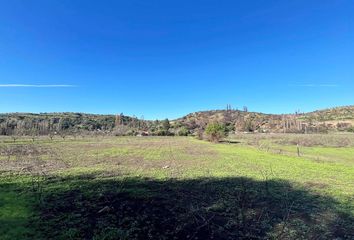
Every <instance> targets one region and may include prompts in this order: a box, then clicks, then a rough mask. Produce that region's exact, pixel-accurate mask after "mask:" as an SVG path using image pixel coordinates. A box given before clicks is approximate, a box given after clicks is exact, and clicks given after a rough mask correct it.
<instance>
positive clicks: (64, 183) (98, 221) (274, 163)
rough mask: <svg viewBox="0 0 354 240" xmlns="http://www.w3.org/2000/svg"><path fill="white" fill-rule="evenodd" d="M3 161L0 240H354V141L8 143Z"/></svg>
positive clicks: (247, 138) (2, 146) (252, 138)
mask: <svg viewBox="0 0 354 240" xmlns="http://www.w3.org/2000/svg"><path fill="white" fill-rule="evenodd" d="M298 149H299V150H298ZM0 154H1V155H0V174H1V179H0V239H354V134H352V135H350V134H349V135H290V134H288V135H285V134H283V135H282V134H280V135H262V134H259V135H257V134H244V135H234V136H230V137H229V139H228V140H227V141H225V142H224V143H219V144H214V143H209V142H205V141H200V140H196V139H194V138H191V137H99V136H98V137H85V138H78V139H73V138H72V139H66V140H65V141H64V140H62V139H55V140H54V141H50V140H49V139H46V138H41V139H38V140H36V141H34V142H31V140H30V139H19V140H17V141H16V142H13V141H12V140H11V139H10V138H8V139H7V138H3V139H1V140H0Z"/></svg>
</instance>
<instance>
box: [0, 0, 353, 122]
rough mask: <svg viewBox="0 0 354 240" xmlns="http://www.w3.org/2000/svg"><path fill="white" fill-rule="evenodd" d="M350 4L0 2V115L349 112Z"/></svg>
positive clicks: (335, 0) (344, 0) (345, 0)
mask: <svg viewBox="0 0 354 240" xmlns="http://www.w3.org/2000/svg"><path fill="white" fill-rule="evenodd" d="M353 12H354V2H353V1H352V0H318V1H313V0H296V1H280V0H277V1H275V0H252V1H237V0H230V1H223V0H214V1H209V0H198V1H197V0H194V1H192V0H188V1H184V0H179V1H172V0H171V1H166V0H160V1H157V0H151V1H145V0H141V1H137V0H129V1H119V0H115V1H113V0H112V1H109V0H104V1H89V0H50V1H48V0H31V1H27V0H22V1H19V0H11V1H8V0H6V1H5V0H0V98H1V100H0V111H1V112H60V111H74V112H90V113H121V112H123V113H124V114H129V115H133V114H134V115H136V116H138V117H140V116H142V115H143V116H144V117H145V118H146V119H155V118H160V119H161V118H166V117H168V118H176V117H180V116H183V115H184V114H187V113H189V112H193V111H199V110H207V109H223V108H225V107H226V105H227V104H231V105H232V106H233V107H234V108H239V109H241V108H242V107H243V106H248V108H249V110H250V111H261V112H268V113H288V112H294V111H295V110H298V109H299V110H301V111H311V110H315V109H320V108H326V107H333V106H339V105H352V104H354V14H353Z"/></svg>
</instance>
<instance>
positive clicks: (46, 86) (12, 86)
mask: <svg viewBox="0 0 354 240" xmlns="http://www.w3.org/2000/svg"><path fill="white" fill-rule="evenodd" d="M0 87H1V88H70V87H77V86H76V85H71V84H0Z"/></svg>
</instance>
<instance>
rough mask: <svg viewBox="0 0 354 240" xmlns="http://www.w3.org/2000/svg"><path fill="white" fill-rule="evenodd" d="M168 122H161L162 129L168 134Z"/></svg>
mask: <svg viewBox="0 0 354 240" xmlns="http://www.w3.org/2000/svg"><path fill="white" fill-rule="evenodd" d="M170 127H171V125H170V121H169V120H168V119H167V118H166V119H165V120H163V122H162V129H163V130H164V131H166V132H168V130H170Z"/></svg>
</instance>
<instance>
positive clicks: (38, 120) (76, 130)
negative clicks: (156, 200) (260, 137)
mask: <svg viewBox="0 0 354 240" xmlns="http://www.w3.org/2000/svg"><path fill="white" fill-rule="evenodd" d="M243 110H244V111H239V110H235V109H232V108H231V106H230V105H227V109H226V110H215V111H204V112H196V113H192V114H188V115H187V116H185V117H183V118H179V119H175V120H173V121H170V120H168V119H165V120H163V121H159V120H156V121H150V120H144V119H143V117H142V118H141V119H138V118H137V117H135V116H132V117H129V116H124V115H123V114H119V115H115V116H114V115H97V114H96V115H95V114H83V113H42V114H25V113H23V114H22V113H12V114H0V135H5V136H12V138H13V141H14V142H15V141H16V140H17V138H19V137H20V136H32V138H33V140H35V139H36V138H37V137H38V136H40V135H42V136H43V135H46V136H48V137H50V138H51V137H52V136H53V135H60V136H62V137H63V138H65V136H66V135H68V134H70V135H87V134H96V133H97V132H99V133H100V134H104V135H115V136H129V135H159V136H170V135H179V132H180V131H181V128H182V127H183V134H185V133H187V134H194V135H200V132H203V131H204V130H205V128H206V126H207V125H208V123H213V122H218V123H221V124H223V125H225V128H226V132H228V133H234V132H260V133H268V132H272V133H328V132H339V131H340V132H350V131H353V127H354V107H353V106H348V107H340V108H333V109H327V110H321V111H316V112H312V113H306V114H305V113H299V112H296V113H295V114H286V115H274V114H263V113H255V112H249V111H248V109H247V107H244V109H243ZM185 130H187V131H185ZM181 133H182V132H181Z"/></svg>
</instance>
